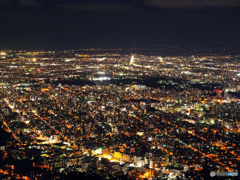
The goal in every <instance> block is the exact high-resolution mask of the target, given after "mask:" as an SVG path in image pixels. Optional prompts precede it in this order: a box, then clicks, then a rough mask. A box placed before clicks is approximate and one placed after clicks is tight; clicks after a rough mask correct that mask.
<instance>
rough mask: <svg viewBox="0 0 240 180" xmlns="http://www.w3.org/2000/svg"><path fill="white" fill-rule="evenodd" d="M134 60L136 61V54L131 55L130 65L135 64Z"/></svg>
mask: <svg viewBox="0 0 240 180" xmlns="http://www.w3.org/2000/svg"><path fill="white" fill-rule="evenodd" d="M133 61H134V55H132V56H131V59H130V61H129V65H132V64H133Z"/></svg>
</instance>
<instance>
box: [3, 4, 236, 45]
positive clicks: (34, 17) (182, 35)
mask: <svg viewBox="0 0 240 180" xmlns="http://www.w3.org/2000/svg"><path fill="white" fill-rule="evenodd" d="M0 20H1V26H0V39H1V40H0V49H72V48H73V49H78V48H130V47H148V46H155V45H161V44H167V45H179V46H182V47H186V48H189V47H193V46H196V47H205V48H209V47H218V46H221V47H226V48H228V47H236V48H240V1H239V0H0Z"/></svg>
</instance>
